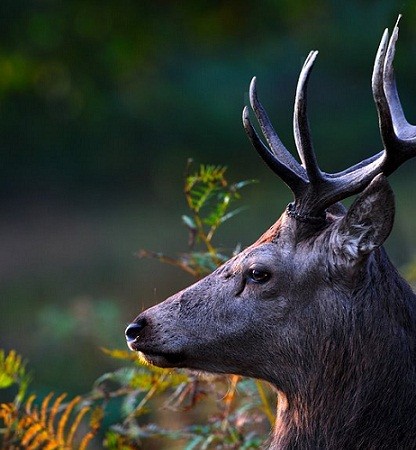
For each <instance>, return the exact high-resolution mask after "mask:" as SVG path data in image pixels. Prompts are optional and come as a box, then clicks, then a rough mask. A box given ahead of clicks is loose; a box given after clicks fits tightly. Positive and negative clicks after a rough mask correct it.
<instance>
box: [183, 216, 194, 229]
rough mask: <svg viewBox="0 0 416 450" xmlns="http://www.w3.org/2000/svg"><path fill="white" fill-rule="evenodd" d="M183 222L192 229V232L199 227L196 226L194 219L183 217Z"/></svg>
mask: <svg viewBox="0 0 416 450" xmlns="http://www.w3.org/2000/svg"><path fill="white" fill-rule="evenodd" d="M182 222H183V223H184V224H185V225H186V226H187V227H188V228H189V229H190V230H196V228H197V226H196V224H195V221H194V219H192V217H189V216H186V215H183V216H182Z"/></svg>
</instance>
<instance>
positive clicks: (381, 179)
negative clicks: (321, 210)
mask: <svg viewBox="0 0 416 450" xmlns="http://www.w3.org/2000/svg"><path fill="white" fill-rule="evenodd" d="M393 221H394V194H393V191H392V189H391V187H390V185H389V183H388V181H387V178H386V177H385V176H384V175H382V174H380V175H377V176H376V177H375V178H374V180H373V181H372V182H371V183H370V185H369V186H368V187H367V188H366V189H365V190H364V191H363V192H362V193H361V194H360V195H359V196H358V197H357V198H356V200H355V201H354V203H353V204H352V205H351V207H350V208H349V210H348V212H347V214H346V215H345V216H344V217H343V218H342V219H341V222H340V225H339V228H338V230H337V233H336V235H334V240H335V242H334V244H335V245H334V247H333V248H334V251H335V253H336V254H338V255H339V256H341V257H344V258H345V259H346V260H347V261H349V262H352V261H356V260H359V259H361V257H363V256H365V255H368V254H369V253H371V252H372V251H373V250H374V249H376V248H378V247H380V246H381V245H382V244H383V243H384V241H385V240H386V239H387V237H388V236H389V234H390V232H391V229H392V226H393Z"/></svg>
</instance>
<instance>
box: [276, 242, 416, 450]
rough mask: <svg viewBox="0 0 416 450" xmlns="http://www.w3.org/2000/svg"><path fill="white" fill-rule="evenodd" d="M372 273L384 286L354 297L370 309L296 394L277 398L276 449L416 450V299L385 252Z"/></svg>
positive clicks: (322, 354) (332, 345)
mask: <svg viewBox="0 0 416 450" xmlns="http://www.w3.org/2000/svg"><path fill="white" fill-rule="evenodd" d="M368 271H369V273H368V274H367V276H369V277H370V278H373V277H374V278H375V279H377V284H376V285H377V287H376V288H374V286H375V284H374V283H368V284H367V286H365V285H364V286H363V289H362V291H357V292H355V295H356V298H354V301H355V302H357V304H358V303H360V302H362V303H365V304H368V308H365V307H363V305H360V307H359V308H357V310H356V311H354V309H352V310H351V311H349V313H348V317H349V318H350V319H351V321H350V323H349V325H348V326H347V333H346V334H338V335H336V336H332V340H331V339H327V340H326V341H325V344H323V345H322V346H321V348H320V351H319V354H317V355H314V358H313V359H314V361H316V364H314V363H313V362H312V363H310V366H309V370H308V369H306V370H305V368H300V370H299V373H298V374H294V379H295V378H296V382H295V383H294V386H295V389H293V390H292V392H290V393H289V392H288V393H286V392H282V391H280V390H279V391H278V405H277V414H276V423H275V427H274V431H273V437H272V439H271V442H270V449H273V450H278V449H279V450H283V449H285V450H288V449H296V450H303V449H304V450H307V449H308V450H310V449H328V450H329V449H335V448H351V445H353V446H355V445H357V448H358V447H360V448H377V449H391V448H414V445H415V442H416V424H415V423H414V420H413V416H414V412H413V413H412V412H411V411H412V410H414V405H415V404H416V394H415V389H414V386H413V384H412V383H414V373H415V372H416V342H415V338H414V336H415V335H416V332H415V329H414V328H415V326H416V325H415V324H416V297H415V295H414V294H413V292H412V291H411V288H410V287H409V285H408V284H407V283H406V282H405V281H404V280H403V279H402V278H401V277H400V275H399V274H398V273H397V271H396V270H395V269H394V268H393V266H392V265H391V263H390V261H389V260H388V258H387V256H386V255H385V253H384V251H381V252H379V253H378V254H376V256H375V258H374V260H373V261H371V263H370V264H369V265H368ZM370 286H373V287H372V288H371V290H370ZM392 298H393V299H395V301H394V302H392V301H391V300H392ZM377 309H378V312H377V311H376V310H377ZM383 319H384V320H383ZM345 320H347V317H346V318H345ZM348 327H349V328H350V333H348ZM374 330H375V331H374ZM338 344H340V345H339V347H338ZM380 430H383V432H380ZM386 436H387V437H386ZM389 439H391V441H389ZM357 443H360V445H358V444H357Z"/></svg>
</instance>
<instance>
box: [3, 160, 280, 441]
mask: <svg viewBox="0 0 416 450" xmlns="http://www.w3.org/2000/svg"><path fill="white" fill-rule="evenodd" d="M225 173H226V167H223V166H213V165H201V166H200V167H199V169H197V170H196V171H194V172H191V171H190V163H188V170H187V173H186V176H185V183H184V195H185V198H186V200H187V204H188V207H189V215H187V216H183V217H182V219H183V222H184V224H185V226H186V227H187V229H188V232H189V235H190V239H189V241H188V245H189V249H188V252H185V253H182V254H180V255H179V256H178V257H168V256H166V255H164V254H162V253H154V252H149V251H142V252H141V256H142V257H155V258H157V259H158V260H159V261H161V262H165V263H169V264H171V265H174V266H176V267H177V268H179V269H181V270H183V271H185V272H187V273H191V274H192V275H193V276H194V278H196V279H198V278H201V277H202V276H203V275H206V274H207V273H210V272H212V271H213V270H214V269H215V268H216V267H218V266H219V265H221V264H222V263H223V262H224V261H225V260H226V259H228V257H229V255H228V256H224V255H222V254H221V253H220V252H219V250H218V248H217V247H216V246H214V243H213V237H214V235H215V233H216V232H217V230H218V227H219V226H220V225H222V224H223V223H224V222H226V221H227V220H228V219H230V218H231V217H233V216H235V215H236V214H237V213H238V212H239V211H240V210H241V208H240V209H235V210H233V211H229V206H230V204H231V203H233V202H234V201H236V200H237V199H239V198H240V193H239V191H240V189H242V188H243V187H245V186H246V185H248V184H250V183H252V182H251V181H242V182H238V183H233V184H230V183H229V182H228V181H227V179H226V177H225ZM184 218H185V219H184ZM105 310H106V308H104V311H105ZM99 311H100V308H97V312H99ZM113 315H114V314H110V315H109V316H108V315H107V316H108V317H109V318H112V316H113ZM54 316H55V317H54ZM104 317H105V315H104V316H103V318H104ZM79 318H80V317H78V319H79ZM97 318H99V316H97ZM76 319H77V316H76V315H71V314H68V312H66V311H63V312H60V311H58V310H56V311H55V312H51V311H49V312H48V314H47V321H46V320H45V324H46V325H47V324H49V323H50V322H51V323H52V324H55V325H57V326H58V328H57V330H56V331H55V332H54V335H55V338H56V339H58V341H60V340H61V339H62V340H63V339H64V338H66V339H68V338H69V337H70V335H71V334H73V333H74V330H75V329H76ZM100 324H101V325H102V326H105V325H106V323H105V321H104V320H101V321H100ZM104 352H105V353H106V354H107V355H109V356H111V357H112V358H114V359H117V360H122V361H123V363H124V364H128V365H125V366H124V367H121V368H117V369H116V370H114V371H112V372H108V373H105V374H104V375H102V376H100V377H99V378H98V379H97V380H96V381H95V383H94V385H93V387H92V389H91V390H90V392H88V393H87V394H85V395H83V396H82V397H81V396H76V397H74V398H73V399H72V400H71V401H69V402H67V403H63V400H64V399H65V397H66V394H65V393H64V394H61V395H59V396H58V397H56V399H55V400H54V401H52V398H53V397H54V394H53V392H49V393H47V395H45V397H44V398H43V400H42V401H41V404H40V405H39V406H36V405H35V406H33V403H34V401H35V399H36V394H32V395H30V396H29V397H28V398H25V394H26V391H27V389H28V382H29V377H28V375H27V372H26V367H25V363H24V362H23V361H22V358H21V357H20V356H19V355H18V354H16V352H15V351H14V350H11V351H10V352H9V353H8V354H7V355H6V354H5V352H4V351H3V350H0V389H5V388H9V387H10V386H12V385H17V389H18V393H17V395H16V396H15V398H14V401H10V402H0V423H1V424H2V427H0V447H1V448H2V449H5V450H6V449H7V448H17V447H18V448H23V449H28V450H36V449H40V448H47V449H55V448H59V449H68V450H70V449H72V448H75V446H76V448H79V449H80V450H84V449H86V447H87V446H88V445H89V443H90V441H91V440H92V439H93V438H94V437H95V436H96V434H97V432H98V431H99V429H100V437H101V442H100V443H99V442H98V439H97V445H98V446H101V445H103V446H104V447H105V448H108V449H110V450H128V449H132V450H133V449H138V448H149V447H148V445H149V444H150V445H152V444H154V443H155V442H156V443H158V442H160V441H162V442H166V446H164V445H163V444H162V446H163V448H171V446H172V445H175V444H176V442H179V445H181V447H182V448H183V447H185V448H186V449H189V450H191V449H200V450H208V449H214V448H215V449H218V448H224V449H225V448H227V449H256V448H259V446H260V445H261V443H262V442H263V441H264V440H265V438H266V435H267V433H268V432H269V430H270V427H271V426H272V425H273V422H274V412H273V409H274V405H273V403H274V402H275V398H274V395H273V394H272V393H271V392H270V393H269V395H267V394H266V389H265V386H264V385H263V383H262V382H261V381H259V380H249V379H243V378H242V377H240V376H237V375H230V376H227V375H208V374H206V375H205V376H202V375H201V374H200V375H199V376H198V375H197V374H196V373H193V372H189V371H185V370H181V371H175V370H174V371H172V370H166V369H160V368H157V367H153V366H149V365H148V364H147V362H146V361H145V360H144V359H143V361H142V360H141V358H142V356H141V355H140V354H139V357H138V356H137V355H136V354H135V353H132V352H129V351H127V350H108V349H104ZM46 362H47V364H49V360H46ZM131 362H133V364H131ZM114 399H116V400H118V403H114ZM160 405H162V409H165V410H169V411H175V412H179V413H180V412H184V411H187V412H188V421H189V420H190V422H191V423H186V421H185V424H182V423H180V421H178V423H176V424H175V426H172V423H169V425H168V426H166V424H163V423H160V421H161V419H160V414H159V413H158V409H160ZM198 407H199V409H198ZM87 414H89V416H90V417H89V422H88V432H87V433H84V435H82V436H81V437H79V436H78V435H79V433H77V431H78V428H79V427H80V423H81V422H82V421H83V420H84V416H87ZM149 414H153V415H155V419H154V420H155V422H156V423H154V422H153V421H152V422H150V420H149V418H147V417H146V416H148V415H149ZM170 422H171V421H170ZM172 442H173V444H172ZM156 445H158V447H157V448H161V446H160V445H161V444H159V443H158V444H156Z"/></svg>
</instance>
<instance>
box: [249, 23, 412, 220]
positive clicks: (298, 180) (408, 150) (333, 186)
mask: <svg viewBox="0 0 416 450" xmlns="http://www.w3.org/2000/svg"><path fill="white" fill-rule="evenodd" d="M399 19H400V17H399ZM398 21H399V20H398ZM398 21H397V23H396V25H395V27H394V29H393V32H392V35H391V37H390V39H389V33H388V30H387V29H386V30H385V31H384V33H383V37H382V39H381V42H380V45H379V48H378V51H377V54H376V58H375V63H374V70H373V77H372V89H373V96H374V101H375V104H376V108H377V113H378V117H379V127H380V134H381V138H382V141H383V144H384V147H385V149H384V150H382V151H381V152H379V153H377V154H376V155H374V156H372V157H370V158H368V159H366V160H364V161H361V162H359V163H357V164H355V165H354V166H352V167H350V168H348V169H346V170H344V171H342V172H338V173H334V174H331V173H326V172H323V171H321V170H320V168H319V166H318V164H317V160H316V156H315V152H314V150H313V145H312V138H311V133H310V130H309V124H308V118H307V86H308V80H309V76H310V74H311V71H312V68H313V65H314V62H315V59H316V56H317V54H318V52H316V51H312V52H310V54H309V55H308V57H307V58H306V61H305V63H304V65H303V67H302V70H301V73H300V76H299V81H298V85H297V90H296V98H295V109H294V118H293V128H294V137H295V144H296V148H297V151H298V154H299V157H300V160H301V164H300V163H299V162H297V160H296V159H295V158H294V157H293V156H292V155H291V154H290V152H289V151H288V150H287V149H286V148H285V147H284V145H283V144H282V142H281V140H280V139H279V137H278V135H277V133H276V132H275V130H274V128H273V126H272V125H271V122H270V119H269V118H268V116H267V113H266V111H265V109H264V108H263V106H262V105H261V103H260V102H259V100H258V97H257V91H256V78H253V80H252V82H251V85H250V104H251V107H252V109H253V111H254V114H255V116H256V118H257V121H258V123H259V125H260V128H261V130H262V133H263V135H264V137H265V138H266V141H267V144H268V145H266V144H265V143H263V141H262V140H261V139H260V137H259V136H258V135H257V133H256V131H255V129H254V127H253V125H252V123H251V121H250V118H249V112H248V108H247V107H245V108H244V111H243V124H244V128H245V130H246V132H247V135H248V137H249V139H250V140H251V142H252V144H253V146H254V148H255V149H256V150H257V151H258V153H259V154H260V156H261V157H262V158H263V159H264V161H265V162H266V163H267V164H268V166H269V167H270V168H271V169H272V170H273V172H275V173H276V174H277V175H278V176H279V177H280V178H281V179H282V180H283V181H284V182H285V183H286V184H287V185H288V186H289V188H290V189H291V190H292V192H293V194H294V202H293V203H292V204H291V208H290V211H291V213H292V215H293V216H294V217H296V218H302V220H305V219H306V220H307V219H308V218H310V219H311V220H312V221H313V220H316V218H317V217H321V218H322V219H324V218H325V210H326V208H328V207H329V206H331V205H333V204H334V203H336V202H338V201H340V200H343V199H345V198H347V197H350V196H351V195H354V194H357V193H358V192H361V191H362V190H363V189H365V187H366V186H367V185H368V184H369V183H370V182H371V180H372V179H373V178H374V177H375V176H376V175H378V174H379V173H384V174H385V175H386V176H387V175H390V174H391V173H392V172H394V171H395V170H396V169H397V168H398V167H399V166H400V165H401V164H402V163H403V162H405V161H406V160H408V159H410V158H412V157H414V156H415V155H416V127H415V126H413V125H411V124H409V123H408V122H407V120H406V118H405V116H404V113H403V109H402V106H401V103H400V99H399V95H398V93H397V87H396V82H395V77H394V71H393V59H394V54H395V46H396V42H397V38H398V32H399V28H398Z"/></svg>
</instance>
